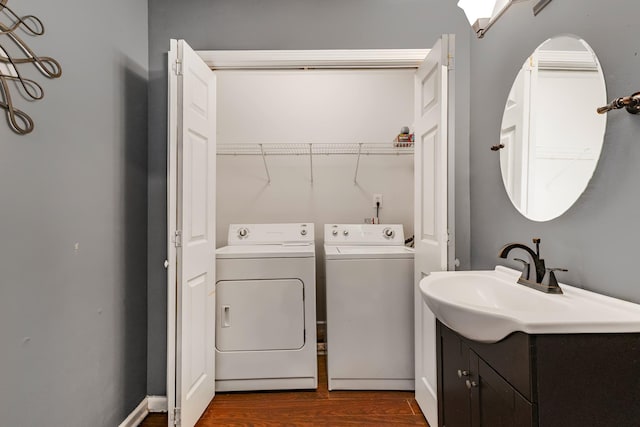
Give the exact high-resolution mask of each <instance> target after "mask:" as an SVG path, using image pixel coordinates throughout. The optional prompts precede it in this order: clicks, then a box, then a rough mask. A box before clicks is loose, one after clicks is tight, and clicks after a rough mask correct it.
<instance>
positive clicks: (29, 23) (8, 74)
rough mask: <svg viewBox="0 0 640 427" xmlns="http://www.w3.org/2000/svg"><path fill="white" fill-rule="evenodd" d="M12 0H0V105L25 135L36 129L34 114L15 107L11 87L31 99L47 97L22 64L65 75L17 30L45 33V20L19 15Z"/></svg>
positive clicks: (44, 72)
mask: <svg viewBox="0 0 640 427" xmlns="http://www.w3.org/2000/svg"><path fill="white" fill-rule="evenodd" d="M8 1H9V0H0V108H1V109H3V110H5V112H6V116H7V121H8V122H9V126H10V127H11V129H12V130H13V131H14V132H16V133H18V134H20V135H26V134H28V133H30V132H31V131H32V130H33V126H34V125H33V120H32V119H31V117H30V116H29V115H28V114H27V113H25V112H24V111H23V110H20V109H18V108H16V107H15V106H14V98H13V97H12V96H11V95H12V92H11V90H12V88H14V87H16V88H17V91H18V93H19V94H20V95H21V96H22V97H23V98H25V99H26V100H28V101H37V100H39V99H42V98H43V97H44V91H43V89H42V86H40V84H38V82H36V81H35V80H33V79H30V78H27V77H25V76H24V75H23V74H22V73H21V69H22V67H28V66H33V67H35V68H36V69H37V70H38V71H39V72H40V74H42V75H44V76H45V77H47V78H49V79H56V78H58V77H60V76H61V75H62V67H61V66H60V64H59V63H58V61H56V60H55V59H53V58H51V57H48V56H38V55H36V54H35V53H34V52H33V50H32V49H31V48H30V47H29V45H28V44H27V43H25V41H24V40H23V39H22V38H20V36H18V30H21V31H22V32H24V33H26V34H28V35H31V36H41V35H43V34H44V25H43V24H42V21H41V20H40V19H39V18H38V17H36V16H34V15H24V16H20V15H18V14H17V13H15V12H14V11H13V10H12V9H10V8H9V6H7V2H8Z"/></svg>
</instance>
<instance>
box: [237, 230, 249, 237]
mask: <svg viewBox="0 0 640 427" xmlns="http://www.w3.org/2000/svg"><path fill="white" fill-rule="evenodd" d="M247 234H249V230H247V229H246V228H241V229H239V230H238V236H240V237H247Z"/></svg>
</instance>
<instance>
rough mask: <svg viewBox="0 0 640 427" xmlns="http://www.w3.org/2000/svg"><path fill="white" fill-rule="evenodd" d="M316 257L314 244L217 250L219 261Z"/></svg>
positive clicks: (235, 246)
mask: <svg viewBox="0 0 640 427" xmlns="http://www.w3.org/2000/svg"><path fill="white" fill-rule="evenodd" d="M315 255H316V248H315V246H314V245H313V244H309V243H304V244H282V245H231V246H223V247H221V248H218V249H216V258H217V259H239V258H312V257H314V256H315Z"/></svg>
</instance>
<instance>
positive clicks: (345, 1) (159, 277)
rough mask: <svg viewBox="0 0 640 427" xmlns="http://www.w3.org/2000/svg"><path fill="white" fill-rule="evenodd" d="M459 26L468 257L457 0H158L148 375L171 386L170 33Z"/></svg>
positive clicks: (214, 45) (421, 41) (345, 38)
mask: <svg viewBox="0 0 640 427" xmlns="http://www.w3.org/2000/svg"><path fill="white" fill-rule="evenodd" d="M443 33H456V35H457V40H456V42H457V58H456V83H457V89H456V90H457V92H456V103H457V107H458V112H457V116H456V123H457V125H456V132H457V134H456V208H457V210H456V231H457V236H456V248H457V254H456V255H457V256H458V257H459V258H460V260H461V262H462V267H463V268H464V267H467V268H468V267H469V266H470V256H469V239H470V236H469V180H468V170H469V165H468V155H469V146H468V131H469V106H468V97H469V38H470V30H469V25H468V23H467V21H466V19H465V17H464V14H463V12H462V11H461V10H460V9H458V8H457V7H456V5H455V1H442V0H403V1H400V2H399V1H392V0H323V1H319V0H270V1H268V2H266V1H259V0H234V1H220V0H218V1H216V0H188V1H180V2H176V1H172V0H150V1H149V71H150V87H149V105H150V109H149V126H150V127H149V144H150V146H149V244H148V257H149V270H148V277H149V289H148V292H149V296H148V303H149V347H148V353H149V360H148V364H149V375H148V392H149V393H150V394H164V393H165V392H166V385H165V383H166V375H165V371H166V274H165V270H164V268H163V266H162V264H163V262H164V260H165V258H166V249H165V246H166V213H165V212H166V123H167V122H166V116H167V111H166V103H167V93H166V78H167V66H166V61H167V57H166V51H167V50H168V48H169V39H170V38H178V39H179V38H182V39H185V40H186V41H187V42H188V43H189V44H190V45H191V46H192V47H193V48H194V49H201V50H205V49H209V50H214V49H220V50H225V49H227V50H228V49H237V50H241V49H349V48H352V49H375V48H380V49H384V48H430V47H431V46H432V45H433V43H434V42H435V40H436V39H437V37H438V36H440V35H441V34H443Z"/></svg>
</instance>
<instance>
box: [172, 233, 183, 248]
mask: <svg viewBox="0 0 640 427" xmlns="http://www.w3.org/2000/svg"><path fill="white" fill-rule="evenodd" d="M173 244H174V245H175V247H176V248H181V247H182V230H176V231H175V232H174V235H173Z"/></svg>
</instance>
